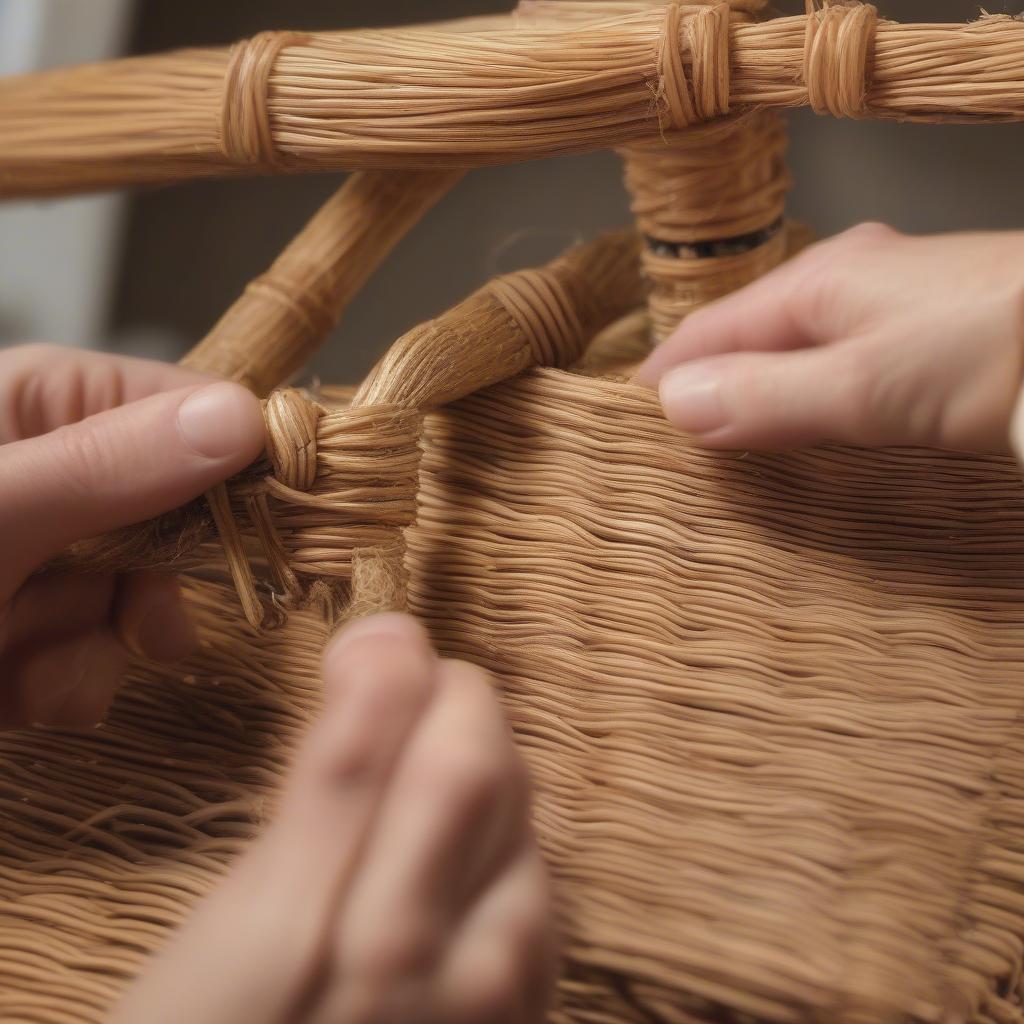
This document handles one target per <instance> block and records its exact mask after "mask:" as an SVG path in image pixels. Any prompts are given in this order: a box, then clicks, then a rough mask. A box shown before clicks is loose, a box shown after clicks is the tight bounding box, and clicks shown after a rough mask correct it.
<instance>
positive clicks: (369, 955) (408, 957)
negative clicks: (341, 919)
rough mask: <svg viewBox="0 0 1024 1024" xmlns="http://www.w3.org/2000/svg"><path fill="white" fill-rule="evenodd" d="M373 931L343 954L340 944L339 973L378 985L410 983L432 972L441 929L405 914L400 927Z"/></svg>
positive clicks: (389, 924) (441, 944) (440, 943)
mask: <svg viewBox="0 0 1024 1024" xmlns="http://www.w3.org/2000/svg"><path fill="white" fill-rule="evenodd" d="M386 924H387V926H386V927H382V928H374V929H372V930H369V931H367V932H364V934H363V935H362V936H361V937H360V938H359V940H358V943H357V944H356V946H355V948H349V949H348V951H347V953H346V952H345V951H344V950H345V943H341V944H340V946H339V950H340V951H341V955H342V959H343V963H342V965H341V967H342V973H343V974H346V975H348V976H355V977H359V978H361V979H363V981H364V982H382V981H387V980H388V979H402V980H407V979H413V978H417V977H422V976H424V975H426V974H428V973H429V972H430V971H432V970H433V969H434V967H435V966H436V964H437V961H438V959H439V957H440V955H441V952H442V949H443V947H444V942H443V935H442V933H441V929H440V928H439V927H438V926H437V924H436V923H435V922H433V921H430V920H428V919H427V918H426V917H425V916H423V915H416V914H414V913H409V914H407V915H405V916H404V917H403V920H402V921H401V923H400V924H397V925H396V923H395V922H393V921H389V922H387V923H386Z"/></svg>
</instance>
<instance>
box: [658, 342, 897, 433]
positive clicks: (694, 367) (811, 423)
mask: <svg viewBox="0 0 1024 1024" xmlns="http://www.w3.org/2000/svg"><path fill="white" fill-rule="evenodd" d="M846 344H849V343H846ZM851 351H853V352H854V355H855V356H856V355H857V352H856V350H855V349H853V348H852V346H851V348H847V347H845V345H844V346H832V347H829V348H824V349H805V350H802V351H799V352H785V353H764V352H741V353H735V354H733V355H725V356H719V357H717V358H714V359H704V360H699V361H697V362H694V363H687V364H685V365H683V366H680V367H677V368H676V369H674V370H671V371H670V372H669V373H666V374H665V376H664V377H663V378H662V380H661V385H660V389H659V390H660V394H661V402H662V407H663V408H664V410H665V415H666V417H667V418H668V420H669V421H670V422H671V423H672V424H673V425H674V426H676V427H677V428H678V429H679V430H682V431H684V432H685V433H688V434H694V435H696V436H697V437H698V438H699V440H700V442H701V443H702V444H704V445H706V446H708V447H711V448H762V449H777V448H786V447H790V446H795V445H802V444H811V443H814V442H817V441H823V440H831V441H846V442H850V443H886V442H885V441H884V440H882V436H883V434H884V433H885V428H886V426H887V425H886V424H880V423H877V422H875V421H873V420H872V417H871V415H870V413H869V412H868V408H867V406H868V404H869V403H868V400H867V399H866V388H865V384H864V382H865V380H867V379H868V378H869V376H870V370H869V369H868V367H867V366H866V365H865V364H866V362H867V360H866V359H865V360H863V362H862V361H861V360H859V359H858V358H851V357H850V352H851Z"/></svg>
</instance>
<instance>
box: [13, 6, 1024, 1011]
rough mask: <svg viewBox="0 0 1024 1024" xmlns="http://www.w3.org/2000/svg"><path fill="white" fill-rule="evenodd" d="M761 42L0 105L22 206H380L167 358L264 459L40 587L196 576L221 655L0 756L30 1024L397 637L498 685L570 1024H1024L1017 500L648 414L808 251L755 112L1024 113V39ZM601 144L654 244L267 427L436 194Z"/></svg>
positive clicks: (538, 43)
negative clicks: (732, 314) (161, 199)
mask: <svg viewBox="0 0 1024 1024" xmlns="http://www.w3.org/2000/svg"><path fill="white" fill-rule="evenodd" d="M762 7H763V4H762V3H761V2H760V0H737V2H734V3H732V4H730V5H715V4H682V5H680V4H669V5H667V6H662V5H658V4H652V3H650V2H648V0H527V2H524V3H523V4H522V5H521V7H520V9H519V10H518V12H517V13H516V14H515V15H513V16H506V17H500V18H485V19H472V20H469V21H466V22H461V23H457V24H447V25H443V26H435V27H431V28H411V29H400V30H386V31H361V32H354V33H329V32H327V33H317V34H312V35H306V34H296V33H267V34H263V35H261V36H258V37H256V38H255V39H252V40H248V41H245V42H243V43H240V44H239V45H237V46H236V47H234V48H232V49H230V50H227V49H226V50H204V51H189V52H186V53H180V54H170V55H159V56H155V57H147V58H139V59H133V60H128V61H123V62H115V63H113V64H109V65H97V66H94V67H90V68H80V69H70V70H61V71H57V72H54V73H48V74H43V75H33V76H25V77H22V78H19V79H13V80H6V81H4V82H0V137H2V138H3V139H4V144H3V146H0V194H2V195H18V194H26V193H39V194H42V193H50V192H54V193H55V192H68V191H78V190H87V189H90V188H96V187H101V186H107V185H117V184H128V183H140V182H154V181H170V180H175V179H179V178H189V177H196V176H210V175H222V174H224V175H227V174H241V173H257V172H258V173H284V172H288V173H293V172H298V171H302V170H323V169H330V168H350V167H359V168H365V169H364V170H362V171H360V172H359V173H357V174H355V175H353V176H352V177H351V178H350V179H349V180H348V181H347V182H346V183H345V184H344V185H343V186H342V187H341V188H340V189H339V191H338V192H337V193H336V194H335V195H334V196H333V197H331V199H329V200H328V202H327V203H326V204H325V205H324V206H323V207H322V208H321V210H320V211H319V212H318V213H317V214H316V215H315V216H314V218H313V219H312V220H311V221H310V223H309V224H308V225H307V226H306V227H305V228H304V229H303V230H302V231H301V232H300V233H299V234H298V235H297V236H296V238H295V240H294V241H293V242H292V243H291V244H290V245H289V246H288V247H287V248H286V249H285V250H284V252H283V253H282V254H281V256H280V257H279V259H278V260H277V261H275V263H274V264H273V266H271V267H270V268H269V269H268V271H267V272H266V274H264V275H262V276H261V277H260V278H258V279H257V280H256V281H254V282H253V283H252V284H251V285H250V286H249V288H248V289H247V290H246V291H245V293H244V294H243V295H241V296H240V297H239V298H238V300H237V301H236V302H235V303H234V305H232V306H231V307H230V308H229V309H228V311H227V312H226V313H225V315H224V317H222V318H221V320H220V321H219V322H218V323H217V324H216V325H214V327H213V328H212V329H211V331H210V333H209V334H208V335H207V337H206V338H205V339H203V341H202V342H201V343H200V344H199V345H198V346H197V347H196V348H195V349H194V350H193V352H192V353H191V354H190V355H189V357H188V359H187V362H188V363H189V365H191V366H193V367H195V368H197V369H201V370H206V371H208V372H211V373H214V374H218V375H221V376H226V377H230V378H233V379H235V380H239V381H242V382H243V383H245V384H247V385H248V386H249V387H251V388H252V389H253V390H254V391H256V392H257V393H259V394H260V395H261V396H269V397H267V402H266V405H265V414H266V420H267V425H268V449H267V453H266V457H265V458H264V459H262V460H260V461H259V462H258V463H257V464H256V465H254V466H253V467H250V469H249V470H248V471H247V472H246V473H244V474H241V475H240V476H239V477H238V478H235V479H233V480H232V481H229V482H228V483H227V484H224V485H221V486H218V487H217V488H215V489H214V490H213V491H211V492H210V493H209V494H208V495H207V496H206V498H205V500H199V501H196V502H194V503H193V504H192V505H190V506H188V507H186V508H183V509H180V510H177V511H176V512H173V513H171V514H168V515H167V516H164V517H161V518H160V519H159V520H156V521H153V522H150V523H146V524H141V525H140V526H138V527H137V528H132V529H128V530H125V531H121V532H120V533H118V534H117V535H114V536H108V537H104V538H96V539H93V540H91V541H88V542H85V543H82V544H80V545H77V546H76V547H75V548H74V549H73V550H72V551H70V552H68V553H66V555H65V556H64V557H63V559H62V560H61V564H62V565H63V566H64V567H68V566H77V567H79V568H84V569H85V570H96V569H102V570H104V571H122V570H126V569H130V568H140V567H146V568H156V569H169V570H172V571H185V572H187V573H188V574H189V582H188V592H189V594H190V597H191V600H192V602H193V606H194V609H195V613H196V616H197V618H198V621H199V624H200V627H201V632H202V635H203V640H204V646H203V650H202V652H201V654H200V655H199V656H198V657H197V658H196V659H195V660H194V661H193V663H191V664H189V665H188V666H187V667H186V668H185V669H184V670H182V669H180V668H178V669H175V670H171V669H156V668H153V667H151V666H144V665H137V666H135V668H134V670H133V674H132V679H131V685H130V686H129V687H128V688H127V690H126V691H125V692H124V693H123V694H122V696H121V697H120V699H119V700H118V702H117V704H116V707H115V709H114V712H113V715H112V718H111V720H110V721H109V722H108V723H107V724H106V725H104V727H102V728H101V729H99V730H97V731H96V732H95V733H94V734H91V735H89V736H86V737H83V736H64V735H60V734H55V733H47V732H43V731H24V732H20V733H9V734H5V735H0V1020H2V1021H4V1022H5V1024H6V1022H8V1021H10V1022H20V1024H82V1022H85V1024H90V1022H95V1024H99V1022H100V1021H101V1020H102V1019H103V1017H104V1014H105V1012H106V1008H107V1007H108V1006H109V1005H110V1003H111V1001H112V1000H113V999H114V998H115V997H116V995H117V993H118V991H119V990H120V989H121V988H122V987H123V985H124V984H125V982H126V981H127V980H128V979H129V978H130V977H131V976H133V975H134V974H135V973H136V972H137V971H138V969H139V968H140V966H141V965H142V963H143V962H144V960H145V958H146V956H147V955H148V954H149V953H150V952H151V951H152V950H154V949H156V948H158V947H159V945H160V944H161V942H162V941H163V939H164V937H165V936H166V934H167V932H168V930H169V929H171V928H172V927H173V926H174V925H175V924H176V923H177V922H179V921H180V920H181V919H182V918H183V916H184V915H185V914H186V913H187V912H188V908H189V907H190V906H191V905H192V903H193V902H194V901H195V900H196V899H198V898H199V897H201V896H202V894H203V893H205V892H207V891H208V890H209V889H210V887H211V886H212V885H214V884H215V882H216V879H217V877H218V876H219V874H220V873H221V872H222V871H223V870H224V868H225V866H226V865H227V864H229V863H230V861H231V859H232V857H233V856H234V855H235V854H236V853H237V852H238V851H239V850H240V849H241V848H242V847H243V846H244V844H245V843H246V841H247V840H248V839H249V838H250V837H252V836H253V835H255V834H256V833H257V832H258V831H259V828H260V826H261V824H262V822H263V821H264V820H265V819H266V818H267V816H268V815H269V814H270V813H272V809H273V801H274V794H275V791H276V786H277V784H278V781H279V780H280V778H281V777H282V775H283V773H284V772H285V771H286V768H287V764H288V759H289V754H290V751H291V749H292V747H293V746H294V744H295V743H296V741H297V740H298V739H299V737H300V736H301V735H302V732H303V730H304V728H305V726H306V724H307V722H308V721H309V720H310V719H311V718H312V717H313V716H314V715H315V713H316V710H317V705H318V701H319V680H318V676H317V673H318V668H317V665H318V659H319V654H320V651H321V648H322V646H323V644H324V642H325V640H326V638H327V636H328V635H329V634H330V632H331V630H332V629H333V628H335V627H336V626H337V625H338V623H339V622H341V621H342V620H344V619H346V618H351V617H355V616H358V615H361V614H364V613H366V612H369V611H374V610H380V609H385V608H400V607H405V606H408V607H409V608H411V610H412V611H414V612H417V613H419V614H420V615H422V616H423V617H424V618H425V619H426V621H427V622H428V624H429V625H430V627H431V629H432V631H433V633H434V636H435V638H436V640H437V641H438V642H439V644H440V645H441V647H442V648H443V649H444V650H445V651H446V652H448V653H451V654H458V655H461V656H464V657H467V658H469V659H471V660H473V661H475V662H478V663H480V664H483V665H485V666H486V667H488V668H490V669H491V670H492V671H493V673H494V676H495V681H496V686H497V687H498V688H499V690H500V694H501V698H502V700H503V702H504V705H505V707H506V709H507V711H508V714H509V717H510V719H511V721H512V723H513V726H514V728H515V731H516V735H517V737H518V741H519V744H520V746H521V748H522V750H523V752H524V754H525V756H526V759H527V760H528V762H529V764H530V766H531V769H532V774H533V776H534V779H535V782H536V787H537V791H538V800H537V811H536V824H537V828H538V831H539V833H540V837H541V841H542V844H543V847H544V850H545V853H546V855H547V859H548V862H549V864H550V866H551V869H552V872H553V875H554V879H555V893H556V900H557V909H558V916H559V920H560V923H561V925H562V928H563V931H564V934H565V938H566V963H565V969H564V973H563V977H562V979H561V982H560V1002H559V1004H558V1006H557V1007H556V1008H555V1009H554V1010H553V1011H552V1019H553V1021H554V1022H555V1024H570V1022H571V1024H632V1022H635V1024H654V1022H668V1024H698V1022H699V1024H723V1022H729V1024H750V1022H752V1021H770V1022H773V1024H804V1022H814V1024H889V1022H893V1024H896V1022H913V1024H966V1022H976V1024H1024V1009H1022V1005H1024V981H1022V968H1024V895H1022V890H1021V883H1022V882H1024V735H1022V726H1021V723H1020V710H1021V704H1022V701H1024V697H1022V696H1021V694H1020V686H1019V679H1020V677H1021V672H1022V670H1024V583H1022V581H1024V507H1022V497H1024V494H1022V485H1021V483H1020V480H1019V476H1018V472H1017V470H1016V469H1015V468H1014V467H1013V466H1012V465H1011V464H1010V462H1009V461H1008V460H1005V459H1000V458H994V457H992V458H989V457H967V456H963V455H954V454H950V453H941V452H930V451H902V450H901V451H880V452H868V451H849V450H839V449H820V450H815V451H810V452H804V453H799V454H790V455H777V456H763V455H754V454H750V453H729V454H721V453H719V454H710V453H706V452H701V451H699V450H697V449H696V448H694V447H693V446H692V445H691V444H690V443H689V442H688V441H687V440H686V439H685V438H682V437H680V436H678V435H676V434H675V433H674V432H673V431H672V429H671V428H670V427H669V425H668V424H667V423H666V422H665V420H664V419H663V417H662V416H661V413H660V411H659V409H658V406H657V402H656V399H655V396H654V395H652V394H651V393H649V392H647V391H645V390H643V389H641V388H639V387H637V386H635V385H633V384H631V383H629V380H628V378H629V364H630V363H633V362H635V361H636V360H637V359H638V358H640V357H641V355H642V354H643V353H644V352H645V351H646V350H647V349H648V347H649V344H650V341H651V335H652V334H653V335H654V336H655V337H661V336H664V335H665V334H666V333H667V332H668V331H669V330H671V328H672V326H673V325H674V324H675V323H676V322H677V321H678V319H679V317H681V316H684V315H686V314H688V313H689V312H690V311H691V310H693V309H695V308H697V307H699V306H701V305H702V304H704V303H706V302H708V301H711V300H713V299H715V298H717V297H719V296H721V295H724V294H726V293H727V292H729V291H731V290H733V289H735V288H737V287H740V286H742V285H743V284H745V283H746V282H748V281H750V280H753V279H754V278H756V277H758V276H760V275H761V274H763V273H765V272H766V271H768V270H769V269H770V268H772V267H773V266H775V265H776V264H777V263H778V262H780V261H781V260H782V259H784V258H786V257H787V256H789V255H792V254H793V253H794V252H796V251H797V250H798V249H799V248H800V247H801V246H802V245H803V244H805V242H806V241H807V237H806V232H802V231H800V230H799V229H795V228H794V227H792V226H791V225H787V224H785V222H784V221H783V219H782V217H783V201H784V193H785V190H786V187H787V185H788V177H787V174H786V171H785V167H784V165H783V161H782V154H783V152H784V148H785V139H784V134H783V131H782V126H781V121H780V120H779V119H778V115H777V113H776V112H774V111H772V110H769V109H766V108H768V107H787V106H800V105H807V106H810V107H811V108H812V109H814V110H815V111H816V112H818V113H823V114H831V115H835V116H843V117H863V116H867V117H880V118H907V119H919V120H945V119H956V120H996V121H1000V120H1021V119H1024V25H1022V24H1021V22H1020V21H1018V20H1015V19H1012V18H1008V17H987V16H986V17H984V18H982V19H981V20H979V21H977V22H975V23H972V24H970V25H918V26H913V25H897V24H893V23H890V22H885V21H881V20H879V19H878V18H877V15H876V12H875V11H874V9H873V8H872V7H870V6H861V5H857V4H848V3H836V4H828V5H827V6H826V7H825V8H824V9H821V10H819V9H814V10H811V11H810V12H809V13H808V14H807V15H806V16H802V17H797V18H780V19H774V20H768V21H763V22H759V21H757V20H756V17H757V16H758V15H759V14H763V13H764V12H762V10H761V8H762ZM609 15H611V16H614V17H612V18H611V20H608V18H607V17H606V16H609ZM606 147H616V148H618V149H619V151H620V153H621V155H622V157H623V159H624V165H625V172H626V173H625V178H626V185H627V188H628V189H629V191H630V193H631V197H632V201H633V209H634V213H635V216H636V220H637V227H638V229H639V230H638V232H636V233H634V232H630V231H626V232H621V233H618V234H615V235H610V236H607V237H605V238H601V239H598V240H596V241H594V242H591V243H588V244H586V245H583V246H579V247H577V248H575V249H573V250H570V251H569V252H568V253H566V254H564V255H563V256H562V257H560V258H559V259H557V260H555V261H554V262H552V263H551V264H549V265H548V266H547V267H544V268H539V269H536V270H526V271H520V272H516V273H514V274H509V275H505V276H504V277H502V278H499V279H497V280H496V281H493V282H491V283H489V284H488V285H486V286H484V287H483V288H481V289H480V290H479V291H477V292H476V293H474V294H473V295H471V296H470V297H469V298H467V299H466V300H465V301H464V302H462V303H460V304H459V305H458V306H456V307H455V308H454V309H452V310H450V311H448V312H447V313H443V314H441V315H440V316H438V317H436V318H435V319H434V320H432V321H430V322H428V323H426V324H423V325H420V326H419V327H416V328H414V329H413V330H411V331H409V332H408V333H407V334H406V335H405V336H404V337H403V338H401V339H399V341H398V342H397V343H396V345H395V346H394V347H393V348H392V349H391V350H390V351H389V352H388V353H387V354H386V355H385V356H384V357H383V358H382V360H381V361H380V363H379V364H378V366H377V367H376V368H375V370H374V372H373V373H372V374H371V375H370V377H369V378H368V379H367V380H366V381H364V382H363V383H362V385H360V386H359V387H356V388H352V389H350V390H348V391H346V392H344V394H343V393H342V392H341V391H338V390H334V389H330V388H325V389H323V391H322V392H321V393H319V394H318V395H317V396H310V395H308V394H304V393H302V392H300V391H296V390H290V389H285V390H278V391H273V392H272V389H273V388H274V387H275V386H278V385H280V384H283V383H287V378H288V377H289V376H290V375H291V374H293V373H294V372H295V371H297V370H298V369H299V368H300V367H301V366H302V364H303V362H304V360H305V359H306V358H307V357H308V356H309V354H310V353H311V352H313V351H314V350H315V348H316V347H317V346H318V345H319V344H321V343H322V342H323V340H324V339H325V337H326V335H327V334H328V332H329V330H330V328H331V327H332V325H333V324H334V323H336V322H337V320H338V318H339V317H340V316H341V315H342V313H343V311H344V308H345V306H346V304H347V303H348V302H349V300H350V299H351V298H352V296H353V295H354V293H355V292H356V291H357V290H358V288H359V287H360V285H361V284H362V283H363V281H365V279H366V278H367V277H368V276H369V274H371V273H372V271H373V270H374V268H375V267H376V266H377V265H378V264H379V263H380V262H381V260H382V259H383V258H384V257H385V256H386V254H387V252H388V251H389V250H390V249H391V247H392V246H393V245H394V244H396V243H397V242H398V240H399V239H400V238H401V237H402V235H403V234H404V233H405V232H406V231H408V230H409V229H410V228H411V227H412V226H413V225H414V224H415V223H416V221H417V220H418V219H419V218H420V217H421V216H422V215H423V214H424V213H425V212H426V211H427V210H428V209H429V208H430V207H431V206H432V205H433V204H434V203H435V202H437V201H438V200H439V199H440V198H441V197H442V196H443V195H444V194H445V193H446V192H447V190H448V189H449V188H450V187H452V185H454V184H455V183H456V181H457V180H458V177H459V173H458V171H451V170H445V168H460V169H461V168H465V167H470V166H474V165H477V164H485V163H494V162H503V161H508V160H514V159H526V158H529V157H534V156H543V155H551V154H557V153H565V152H570V151H580V150H588V149H596V148H606ZM644 280H646V286H645V285H644V283H643V281H644ZM645 287H646V293H647V295H646V297H647V300H648V302H647V305H648V309H647V311H646V313H645V312H640V311H639V310H638V309H637V307H639V306H640V305H641V304H642V303H643V300H644V297H645V296H644V292H645ZM631 310H632V311H633V312H632V313H630V312H629V311H631ZM627 313H628V314H629V315H628V316H626V317H625V319H620V318H622V317H623V316H624V314H627ZM595 335H597V338H596V340H593V341H592V339H594V336H595ZM591 342H592V343H591ZM588 345H589V348H588ZM570 366H574V367H575V369H574V370H572V371H567V370H565V369H558V368H564V367H570ZM271 392H272V393H271Z"/></svg>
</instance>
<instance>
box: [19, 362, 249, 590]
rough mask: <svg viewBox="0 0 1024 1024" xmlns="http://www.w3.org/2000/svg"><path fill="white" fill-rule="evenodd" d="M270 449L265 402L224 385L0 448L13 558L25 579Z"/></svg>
mask: <svg viewBox="0 0 1024 1024" xmlns="http://www.w3.org/2000/svg"><path fill="white" fill-rule="evenodd" d="M263 445H264V427H263V415H262V412H261V409H260V403H259V401H258V399H256V398H255V397H254V396H253V395H252V394H250V393H249V392H248V391H246V389H245V388H243V387H241V386H240V385H238V384H230V383H226V382H219V383H216V384H208V385H205V386H198V387H191V388H182V389H179V390H176V391H166V392H161V393H158V394H155V395H151V396H149V397H147V398H142V399H139V400H138V401H135V402H130V403H129V404H127V405H123V406H120V407H118V408H116V409H111V410H109V411H106V412H102V413H99V414H97V415H95V416H90V417H88V418H87V419H84V420H82V421H80V422H78V423H75V424H72V425H70V426H66V427H61V428H59V429H58V430H54V431H52V432H50V433H48V434H43V435H41V436H39V437H35V438H32V439H30V440H26V441H16V442H13V443H11V444H6V445H3V446H0V494H2V495H3V503H2V507H0V531H2V532H0V536H3V537H5V538H8V539H10V538H17V543H16V544H15V545H13V548H14V550H13V551H12V555H13V558H12V559H11V561H14V562H17V563H19V569H20V575H25V574H27V573H28V572H31V571H32V570H33V569H34V568H35V567H36V566H37V565H39V564H40V563H41V562H43V561H45V560H46V559H48V558H50V557H52V556H53V555H55V554H57V553H58V552H59V551H61V550H62V549H63V548H65V547H66V546H67V545H68V544H70V543H72V542H73V541H76V540H81V539H83V538H86V537H92V536H96V535H97V534H101V533H104V532H106V531H108V530H113V529H117V528H118V527H122V526H127V525H129V524H131V523H137V522H140V521H142V520H144V519H149V518H151V517H153V516H156V515H160V514H161V513H163V512H167V511H170V510H171V509H173V508H176V507H178V506H179V505H182V504H184V503H186V502H188V501H190V500H191V499H193V498H195V497H197V496H198V495H200V494H202V493H203V492H204V491H206V490H208V489H209V488H210V487H212V486H213V485H214V484H217V483H219V482H220V481H222V480H224V479H226V478H227V477H229V476H230V475H232V474H233V473H236V472H238V471H239V470H241V469H243V468H244V467H245V466H247V465H248V464H249V463H250V462H252V461H253V460H254V459H255V458H256V457H257V456H258V455H259V453H260V452H261V450H262V449H263ZM10 567H11V566H10V562H9V563H8V568H10Z"/></svg>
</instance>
